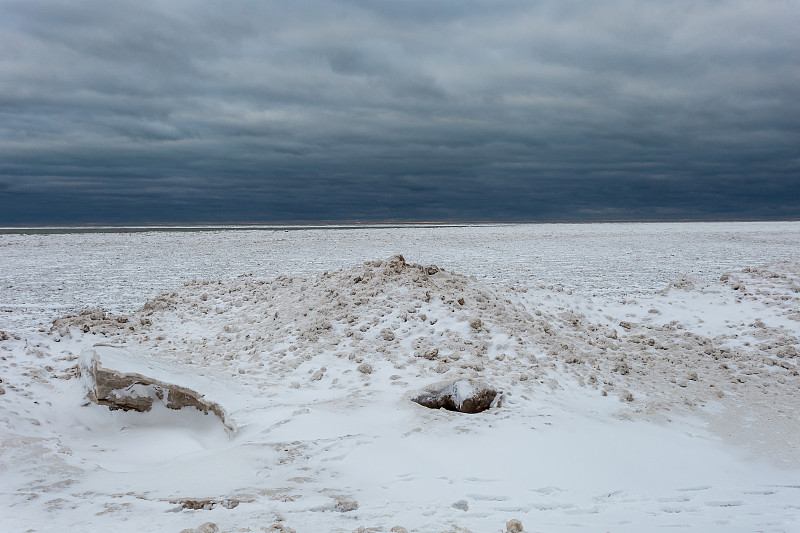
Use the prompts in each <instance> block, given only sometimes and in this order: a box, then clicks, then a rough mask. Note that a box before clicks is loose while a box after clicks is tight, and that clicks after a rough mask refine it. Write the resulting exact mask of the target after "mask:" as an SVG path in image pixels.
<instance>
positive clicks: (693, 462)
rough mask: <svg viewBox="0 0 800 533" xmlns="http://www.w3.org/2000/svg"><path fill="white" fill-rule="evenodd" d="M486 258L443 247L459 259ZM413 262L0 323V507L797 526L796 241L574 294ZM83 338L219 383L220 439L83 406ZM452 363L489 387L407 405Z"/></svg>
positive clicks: (166, 517) (24, 514)
mask: <svg viewBox="0 0 800 533" xmlns="http://www.w3.org/2000/svg"><path fill="white" fill-rule="evenodd" d="M759 231H761V230H759ZM758 235H760V237H759V239H762V240H763V242H765V243H774V242H775V241H776V239H777V240H780V239H785V240H791V239H793V238H794V237H792V235H793V234H789V235H785V234H784V235H782V236H780V237H779V238H764V236H763V235H761V233H758ZM595 237H596V235H595ZM481 242H482V241H481ZM614 242H618V239H616V238H615V239H614ZM337 244H341V243H337ZM391 244H392V243H384V244H381V246H389V245H391ZM599 248H600V249H601V250H602V249H603V246H599ZM712 248H713V247H712ZM492 253H496V252H492ZM571 253H574V252H571ZM667 253H671V252H667ZM748 253H754V252H753V251H752V250H751V251H749V252H748ZM773 253H775V251H774V250H773ZM583 254H584V255H585V256H586V257H587V261H586V262H585V263H587V264H588V263H591V264H594V265H597V264H598V263H602V261H603V260H598V259H597V258H596V257H595V258H592V257H590V254H589V252H588V251H586V250H584V251H583ZM600 255H602V252H601V253H600ZM176 257H180V254H178V256H176ZM303 257H305V255H303ZM215 258H216V259H218V260H220V259H223V255H220V254H219V253H218V254H217V255H216V256H215ZM415 259H416V258H415ZM500 259H501V258H500V256H499V255H498V256H497V257H493V259H492V260H491V261H486V262H484V263H469V264H466V263H465V266H467V267H468V268H467V271H468V272H467V273H469V272H474V271H477V270H479V269H480V268H488V269H491V268H493V265H498V264H500ZM7 260H8V258H6V259H4V261H7ZM320 261H322V260H320ZM430 263H432V262H428V261H426V262H425V265H422V266H419V265H413V264H411V262H410V261H409V262H408V263H406V262H405V261H402V260H400V259H399V258H388V259H384V260H378V261H370V262H368V263H366V264H363V263H361V262H360V261H356V262H353V264H351V265H349V266H347V268H345V269H343V270H340V271H337V270H336V269H334V268H330V269H326V270H328V272H327V273H323V272H319V274H314V272H317V270H316V267H314V268H312V270H313V271H314V272H311V273H308V274H300V275H294V274H290V273H286V275H280V276H276V277H274V278H272V279H270V278H269V277H266V276H264V277H263V278H262V277H257V276H238V277H237V276H231V277H223V278H221V279H220V280H219V281H216V280H215V281H211V280H206V281H190V282H188V283H187V284H185V285H183V286H179V285H175V286H174V287H173V288H171V289H168V290H167V292H163V293H160V294H158V295H154V296H153V297H151V298H150V299H148V300H147V302H143V301H140V303H139V304H138V305H137V307H138V309H132V310H131V311H128V312H125V313H124V315H123V314H106V313H102V312H89V313H84V314H79V315H77V316H73V317H68V318H63V319H60V320H58V321H56V323H55V324H54V327H53V328H52V329H50V328H49V326H48V328H46V331H44V332H39V331H36V329H34V328H32V327H23V328H20V329H15V328H9V327H7V326H6V324H5V323H3V322H0V324H2V327H0V329H2V330H6V331H8V333H9V335H6V336H5V337H8V338H5V339H3V340H0V354H2V359H1V360H0V371H2V378H3V382H2V383H0V386H2V387H3V388H4V391H5V394H3V395H0V421H2V426H0V428H1V429H0V431H2V433H0V438H2V446H3V453H2V455H0V469H1V470H2V471H3V472H4V481H6V483H5V488H4V489H3V491H2V492H0V498H1V499H2V500H3V501H2V503H3V505H4V507H5V508H7V509H8V511H7V512H6V513H5V514H4V516H3V517H2V518H0V524H1V525H3V526H5V527H4V529H6V530H13V531H16V530H21V531H25V530H27V529H32V530H34V531H63V530H65V529H66V530H76V529H84V530H85V529H93V530H97V529H101V530H102V529H109V530H114V531H141V530H148V531H166V532H174V533H178V531H180V530H181V529H184V528H196V527H198V526H199V525H200V524H202V523H204V522H214V523H216V524H218V526H219V528H220V530H221V531H230V532H234V531H261V528H262V527H264V528H268V527H270V526H271V525H272V524H276V523H277V524H282V525H283V526H284V527H291V528H293V529H295V530H296V531H298V532H300V531H312V530H313V531H347V532H349V531H356V530H358V528H359V527H364V528H372V527H377V528H382V530H383V531H388V530H389V529H390V528H391V527H392V526H395V525H400V526H403V527H405V528H407V529H408V530H409V531H419V532H423V531H424V532H427V531H442V532H444V531H448V532H456V531H465V530H469V531H475V532H476V533H477V532H478V531H501V530H503V529H504V527H505V524H506V522H507V521H509V520H511V519H519V520H520V521H521V522H522V523H523V524H524V526H525V531H572V530H574V529H575V528H576V527H580V528H588V529H592V530H599V529H603V530H613V531H641V530H649V529H653V528H655V527H662V526H671V527H679V526H680V527H684V528H686V529H689V530H692V531H753V530H763V531H786V530H791V529H793V528H796V527H797V526H798V514H799V513H798V511H799V509H798V505H797V503H796V502H797V501H798V499H800V483H798V482H797V480H798V479H800V464H798V462H797V458H798V457H800V427H799V426H798V419H797V416H796V413H797V411H798V408H800V406H799V405H798V400H797V397H798V394H797V393H798V391H799V390H800V378H798V376H797V373H798V372H797V370H798V348H800V344H798V342H800V341H798V337H800V327H798V324H800V315H799V314H798V312H797V309H800V265H798V263H797V262H796V261H795V262H776V263H773V264H771V265H767V266H762V267H758V265H759V264H760V263H757V262H754V263H753V264H751V265H746V268H744V267H743V268H738V269H735V270H732V271H731V272H729V273H727V275H726V276H723V278H724V279H722V280H720V279H718V278H719V276H716V278H715V279H714V280H712V281H710V282H704V281H702V276H691V275H690V273H685V274H686V275H684V276H682V277H680V278H674V279H672V284H671V285H670V284H669V283H664V284H661V285H659V286H657V287H652V288H650V289H648V290H639V291H637V292H636V293H635V294H630V293H624V292H623V293H616V292H613V291H612V292H604V291H598V290H592V284H593V283H596V281H592V280H586V279H582V280H579V283H578V284H577V285H578V286H579V287H581V288H580V289H578V288H574V289H571V288H569V287H563V286H559V284H553V285H545V284H538V283H522V282H519V281H517V282H515V283H513V284H510V285H509V284H506V283H503V282H498V281H496V280H492V279H487V278H488V277H487V276H480V277H470V276H469V275H463V274H462V273H460V269H451V268H449V267H447V268H445V269H444V270H441V268H440V267H442V266H443V265H438V267H436V268H433V267H432V266H431V265H430ZM140 264H141V263H140ZM652 266H653V268H654V270H653V272H661V274H659V275H663V274H664V272H665V271H668V270H669V269H663V268H662V267H661V266H660V265H652ZM236 268H238V267H236ZM452 270H454V271H452ZM119 275H120V273H119V272H116V273H115V274H114V276H119ZM123 275H124V274H123ZM562 275H563V273H562ZM606 278H607V279H618V280H619V279H622V280H625V279H627V274H625V273H622V274H620V273H611V274H609V275H607V276H606ZM51 279H58V278H57V277H55V276H54V277H52V278H51ZM648 279H650V274H647V273H645V274H644V275H642V276H641V277H640V278H639V280H638V281H637V283H638V284H640V285H641V286H642V287H644V286H645V285H646V283H647V280H648ZM522 281H524V280H522ZM587 288H588V290H587ZM104 291H106V289H104V288H102V287H100V288H98V290H97V293H96V295H95V296H96V297H98V298H99V297H101V296H102V294H104V293H105V292H104ZM140 295H141V293H139V295H136V296H137V297H140ZM142 304H144V305H142ZM16 337H18V338H16ZM98 342H102V343H112V344H116V345H120V346H125V347H126V350H132V351H134V352H136V353H138V354H141V356H143V357H146V358H152V360H153V362H154V363H155V362H157V363H158V368H159V369H160V370H159V372H160V374H159V378H161V379H166V378H164V374H165V372H166V373H167V374H168V373H169V370H168V369H169V368H175V369H176V371H175V373H176V375H178V374H180V376H183V377H182V378H181V379H182V381H181V384H182V385H186V386H189V388H192V387H194V388H195V389H196V390H198V391H199V392H203V390H201V389H205V391H206V392H207V393H208V394H209V395H210V396H209V398H211V399H213V400H214V401H216V402H219V403H220V405H221V406H222V408H223V409H225V411H226V413H227V414H229V415H230V416H231V419H232V420H234V421H235V425H236V427H237V431H236V434H235V435H231V434H230V433H229V432H227V431H226V430H225V428H224V427H223V425H222V424H221V423H220V422H219V419H216V417H214V416H212V415H208V416H204V415H203V414H202V413H200V412H199V411H197V410H196V409H193V408H184V409H182V410H180V411H171V410H168V409H166V408H162V407H159V405H158V404H157V402H156V403H155V404H154V407H153V409H152V410H151V411H150V412H146V413H136V412H123V411H109V410H108V409H107V408H106V407H104V406H99V405H94V404H90V403H88V402H87V399H86V390H85V389H84V386H83V385H82V383H81V382H80V381H79V380H78V379H77V375H76V374H77V363H78V358H79V356H80V354H81V353H83V352H84V350H86V349H90V348H91V347H92V345H94V344H95V343H98ZM123 363H124V361H122V362H120V363H118V364H123ZM121 368H122V367H121ZM125 368H127V369H128V370H130V369H131V368H133V369H136V368H138V367H136V366H128V367H125ZM142 368H145V367H142ZM165 369H166V370H165ZM142 371H144V370H142ZM193 374H195V375H197V376H198V379H197V380H196V381H197V383H193V382H192V378H191V376H192V375H193ZM456 379H476V380H480V381H483V382H486V383H488V384H489V385H491V386H493V387H496V388H497V389H498V390H500V391H501V392H502V393H503V395H504V399H503V402H502V405H501V406H500V407H495V408H492V409H489V410H488V411H484V412H482V413H478V414H474V415H471V414H461V413H453V412H449V411H443V410H440V411H434V410H429V409H426V408H424V407H422V406H420V405H417V404H415V403H414V402H412V401H411V398H412V397H413V396H414V395H416V394H418V393H419V392H420V391H422V390H424V388H425V387H426V386H428V385H431V384H433V383H437V382H442V381H448V380H456ZM212 389H213V390H212ZM187 501H188V502H190V503H189V504H187V503H186V502H187ZM204 501H207V502H208V504H207V505H208V509H207V510H203V509H200V510H192V509H194V507H191V506H195V505H199V504H196V502H201V503H202V502H204ZM234 501H235V502H236V505H233V504H232V503H231V502H234ZM181 502H183V503H181ZM187 505H190V507H186V506H187ZM201 507H202V506H201ZM379 530H380V529H379Z"/></svg>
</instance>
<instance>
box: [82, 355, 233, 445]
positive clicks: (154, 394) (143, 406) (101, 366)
mask: <svg viewBox="0 0 800 533" xmlns="http://www.w3.org/2000/svg"><path fill="white" fill-rule="evenodd" d="M97 348H106V349H114V348H113V347H111V346H103V345H98V346H95V348H93V349H91V350H88V351H87V353H86V354H84V360H83V361H82V362H81V365H80V372H81V376H82V377H84V378H85V379H86V381H87V384H88V388H89V392H88V396H89V399H90V400H92V401H93V402H95V403H97V404H99V405H105V406H107V407H108V408H110V409H112V410H116V409H121V410H123V411H138V412H147V411H150V410H151V409H152V407H153V402H154V401H161V402H162V403H163V404H164V405H165V406H166V407H168V408H169V409H174V410H178V409H183V408H184V407H194V408H195V409H198V410H199V411H202V412H203V413H204V414H208V413H209V412H211V413H214V414H215V415H217V416H218V417H219V418H220V420H221V421H222V423H223V424H224V425H225V427H226V428H228V429H229V430H231V431H233V430H234V425H233V424H232V423H231V421H230V420H229V419H228V416H227V414H226V413H225V410H224V409H223V408H222V407H221V406H220V405H219V404H217V403H215V402H211V401H209V400H207V399H206V398H205V397H204V395H203V394H202V393H200V392H197V391H195V390H193V389H191V388H188V387H186V386H182V385H179V384H176V383H170V382H168V381H165V380H163V379H158V378H155V377H152V376H147V375H144V374H142V373H138V372H123V371H120V370H118V369H114V368H113V365H111V366H109V365H108V363H107V362H104V359H103V357H102V354H101V353H100V352H99V351H98V350H97ZM121 353H122V352H121Z"/></svg>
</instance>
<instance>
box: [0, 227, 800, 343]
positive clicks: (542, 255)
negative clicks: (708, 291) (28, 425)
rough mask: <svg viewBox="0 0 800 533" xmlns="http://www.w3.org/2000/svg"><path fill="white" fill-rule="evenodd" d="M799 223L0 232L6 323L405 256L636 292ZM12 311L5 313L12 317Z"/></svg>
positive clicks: (483, 272) (762, 252)
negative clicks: (210, 283) (205, 284)
mask: <svg viewBox="0 0 800 533" xmlns="http://www.w3.org/2000/svg"><path fill="white" fill-rule="evenodd" d="M798 248H800V223H798V222H737V223H728V222H726V223H674V224H662V223H653V224H639V223H631V224H530V225H500V226H470V227H431V228H419V227H413V228H386V229H383V228H355V229H350V228H348V229H309V230H303V229H293V230H282V229H278V230H241V229H240V230H231V231H225V230H222V231H198V232H186V231H181V232H165V231H157V232H150V233H148V232H136V233H119V232H112V233H73V234H44V235H13V234H4V235H0V313H1V314H0V323H5V324H8V325H13V326H15V327H22V326H26V327H27V326H30V325H33V324H36V325H38V327H41V326H43V325H44V324H46V323H48V322H49V321H50V320H52V319H53V318H55V317H56V316H58V315H60V314H63V313H64V312H67V311H76V310H78V309H83V308H105V309H108V310H110V311H112V312H127V311H131V310H133V309H135V308H136V307H138V306H140V305H141V304H142V303H144V301H145V300H146V299H147V298H149V297H151V296H153V295H154V294H155V293H156V292H158V291H160V290H164V289H167V288H171V287H176V286H178V285H180V284H182V283H184V282H186V281H191V280H200V279H213V280H216V279H230V278H233V277H236V276H239V275H242V274H251V273H252V274H253V275H254V276H256V277H257V278H262V279H272V278H274V277H276V276H278V275H289V276H295V275H310V274H318V273H321V272H323V271H325V270H335V269H339V268H345V267H350V266H353V265H357V264H360V263H362V262H364V261H367V260H370V259H375V258H382V257H388V256H390V255H392V254H396V253H402V254H404V255H405V257H406V259H408V260H409V261H415V262H421V263H426V264H427V263H433V264H436V265H439V266H441V267H444V268H446V269H447V270H452V271H457V272H460V273H463V274H467V275H474V276H476V277H477V278H479V279H480V280H482V281H484V282H487V283H490V284H494V285H508V284H518V285H521V286H526V287H535V286H539V285H561V286H564V287H566V288H570V289H574V290H576V291H579V292H581V293H584V294H592V293H596V294H612V295H620V296H636V295H638V294H646V293H653V292H655V291H659V290H661V289H663V288H664V287H665V286H666V285H667V284H668V283H669V282H670V281H672V280H674V279H676V278H679V277H682V276H690V277H692V278H695V279H697V280H698V281H699V282H701V283H708V282H711V281H714V280H716V279H717V278H719V276H720V275H721V274H722V273H723V272H727V271H729V270H734V269H739V268H743V267H745V266H756V265H759V264H765V263H772V262H776V261H798V260H799V258H800V251H798ZM3 315H5V316H3Z"/></svg>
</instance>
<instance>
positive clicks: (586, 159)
mask: <svg viewBox="0 0 800 533" xmlns="http://www.w3.org/2000/svg"><path fill="white" fill-rule="evenodd" d="M799 27H800V6H798V4H797V3H796V2H793V1H788V0H786V1H778V0H774V1H773V0H767V1H764V2H751V1H737V0H733V1H710V0H709V1H700V2H686V1H683V0H680V1H678V0H672V1H671V0H667V1H663V2H658V3H654V2H644V1H635V0H609V1H608V2H590V1H569V0H567V1H563V0H561V1H555V0H553V1H547V0H545V1H541V2H528V1H521V0H520V1H518V0H492V1H488V0H467V1H464V0H458V1H456V0H438V1H435V2H431V1H429V0H428V1H424V0H397V1H394V2H374V1H367V0H337V1H331V0H324V1H323V0H297V1H293V2H278V1H269V0H261V1H252V2H251V1H238V2H211V1H205V0H192V1H188V0H180V1H175V0H160V1H153V0H140V1H138V2H135V3H134V2H120V1H114V0H111V1H109V0H46V1H43V0H19V1H17V0H14V1H11V0H0V224H28V223H31V224H34V223H75V222H114V223H124V222H169V221H175V222H179V221H180V222H188V221H195V222H203V221H206V222H211V221H215V222H237V221H278V220H280V221H288V220H353V219H364V220H386V219H416V220H420V219H424V220H464V219H467V220H488V219H493V220H584V219H631V218H638V219H652V218H660V219H672V218H781V217H800V32H798V31H797V28H799Z"/></svg>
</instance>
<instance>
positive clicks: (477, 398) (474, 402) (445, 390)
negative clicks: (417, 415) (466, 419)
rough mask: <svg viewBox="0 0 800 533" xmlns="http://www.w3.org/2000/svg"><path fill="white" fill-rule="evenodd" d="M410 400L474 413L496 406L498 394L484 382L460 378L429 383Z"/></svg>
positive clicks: (449, 409) (425, 405) (435, 407)
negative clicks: (429, 384) (420, 392)
mask: <svg viewBox="0 0 800 533" xmlns="http://www.w3.org/2000/svg"><path fill="white" fill-rule="evenodd" d="M412 401H413V402H416V403H418V404H420V405H422V406H424V407H428V408H430V409H446V410H448V411H457V412H459V413H470V414H475V413H480V412H482V411H485V410H487V409H489V408H491V407H498V406H499V404H500V394H498V392H497V391H496V390H494V389H493V388H491V387H489V386H488V385H486V384H484V383H478V382H474V381H471V380H466V379H462V380H458V381H448V382H445V383H438V384H436V385H431V386H429V387H428V388H427V389H426V390H425V392H423V393H422V394H420V395H419V396H416V397H415V398H412Z"/></svg>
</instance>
